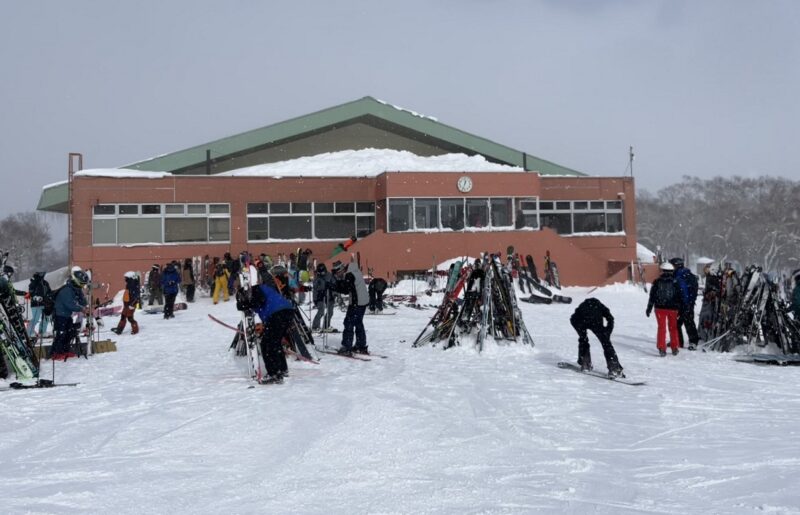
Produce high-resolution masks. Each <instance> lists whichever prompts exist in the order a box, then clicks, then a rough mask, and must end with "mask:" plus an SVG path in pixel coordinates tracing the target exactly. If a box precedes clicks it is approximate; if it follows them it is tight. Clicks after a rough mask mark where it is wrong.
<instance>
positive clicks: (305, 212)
mask: <svg viewBox="0 0 800 515" xmlns="http://www.w3.org/2000/svg"><path fill="white" fill-rule="evenodd" d="M370 209H371V210H370ZM374 230H375V203H374V202H352V201H351V202H292V203H287V202H272V203H266V202H264V203H251V204H248V205H247V240H248V241H253V242H255V241H270V240H341V239H343V238H349V237H351V236H353V235H358V237H363V236H367V235H368V234H370V233H372V232H373V231H374Z"/></svg>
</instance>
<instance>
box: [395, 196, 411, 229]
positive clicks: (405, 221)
mask: <svg viewBox="0 0 800 515" xmlns="http://www.w3.org/2000/svg"><path fill="white" fill-rule="evenodd" d="M412 204H413V201H412V199H410V198H393V199H389V231H391V232H402V231H409V230H411V228H412V227H413V223H414V222H413V219H412V217H411V206H412Z"/></svg>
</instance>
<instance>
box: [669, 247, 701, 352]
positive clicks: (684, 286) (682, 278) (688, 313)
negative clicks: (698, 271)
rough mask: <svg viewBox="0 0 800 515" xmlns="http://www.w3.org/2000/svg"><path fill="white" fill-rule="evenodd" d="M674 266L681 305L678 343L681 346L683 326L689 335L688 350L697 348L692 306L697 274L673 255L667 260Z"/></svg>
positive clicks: (695, 293) (697, 338)
mask: <svg viewBox="0 0 800 515" xmlns="http://www.w3.org/2000/svg"><path fill="white" fill-rule="evenodd" d="M669 262H670V263H672V266H673V267H675V281H676V282H677V283H678V287H680V289H681V299H682V300H683V307H681V310H680V311H679V312H678V343H679V346H680V347H683V328H684V327H685V328H686V334H687V335H688V336H689V350H695V349H696V348H697V342H698V341H700V336H699V335H698V334H697V325H696V324H695V323H694V306H695V301H697V290H698V281H697V276H696V275H694V274H693V273H692V271H691V270H689V269H688V268H686V267H685V266H684V264H683V259H682V258H679V257H674V258H672V259H670V260H669Z"/></svg>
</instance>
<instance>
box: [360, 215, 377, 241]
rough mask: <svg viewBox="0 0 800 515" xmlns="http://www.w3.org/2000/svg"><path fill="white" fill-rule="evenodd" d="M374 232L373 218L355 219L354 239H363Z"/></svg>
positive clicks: (361, 217) (362, 217)
mask: <svg viewBox="0 0 800 515" xmlns="http://www.w3.org/2000/svg"><path fill="white" fill-rule="evenodd" d="M373 232H375V216H358V217H356V237H357V238H363V237H365V236H369V235H370V234H372V233H373Z"/></svg>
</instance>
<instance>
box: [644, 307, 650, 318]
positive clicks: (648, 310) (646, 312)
mask: <svg viewBox="0 0 800 515" xmlns="http://www.w3.org/2000/svg"><path fill="white" fill-rule="evenodd" d="M644 314H645V315H647V318H650V308H647V311H645V312H644Z"/></svg>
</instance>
